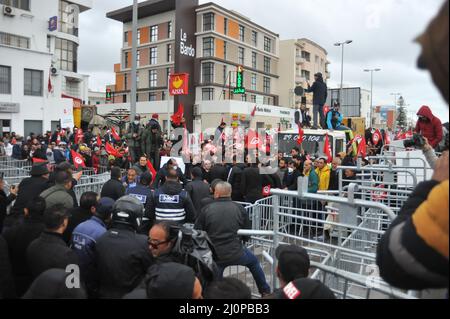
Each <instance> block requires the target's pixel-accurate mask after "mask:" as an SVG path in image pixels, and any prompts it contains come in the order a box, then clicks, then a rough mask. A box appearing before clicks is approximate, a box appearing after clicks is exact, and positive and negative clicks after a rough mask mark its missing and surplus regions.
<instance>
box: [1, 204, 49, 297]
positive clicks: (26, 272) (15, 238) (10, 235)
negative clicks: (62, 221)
mask: <svg viewBox="0 0 450 319" xmlns="http://www.w3.org/2000/svg"><path fill="white" fill-rule="evenodd" d="M24 211H25V212H24V213H25V214H24V215H25V218H24V221H23V223H21V224H18V225H16V226H14V227H12V228H9V229H7V230H5V231H4V232H3V237H4V238H5V240H6V241H7V243H8V247H9V258H10V259H11V266H12V272H13V277H14V283H15V286H16V292H17V296H19V297H20V296H22V295H23V294H24V293H25V292H26V291H27V289H28V287H29V286H30V285H31V283H32V281H33V276H32V274H31V270H30V267H29V266H28V262H27V248H28V246H29V245H30V243H31V242H32V241H33V240H35V239H36V238H38V237H39V236H40V235H41V233H42V232H43V231H44V229H45V225H44V221H43V216H44V211H45V199H43V198H42V197H37V198H35V199H33V200H30V201H29V202H28V205H27V207H25V209H24Z"/></svg>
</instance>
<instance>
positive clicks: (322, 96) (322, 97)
mask: <svg viewBox="0 0 450 319" xmlns="http://www.w3.org/2000/svg"><path fill="white" fill-rule="evenodd" d="M314 80H315V82H314V83H313V85H312V86H310V85H309V82H308V89H307V90H305V91H306V92H307V93H313V116H314V126H313V128H315V129H317V127H318V126H317V120H318V119H319V118H320V126H321V127H322V128H323V129H326V124H325V115H324V114H323V106H324V105H325V103H326V101H327V97H328V88H327V85H326V83H325V82H324V80H323V75H322V73H320V72H319V73H316V74H314Z"/></svg>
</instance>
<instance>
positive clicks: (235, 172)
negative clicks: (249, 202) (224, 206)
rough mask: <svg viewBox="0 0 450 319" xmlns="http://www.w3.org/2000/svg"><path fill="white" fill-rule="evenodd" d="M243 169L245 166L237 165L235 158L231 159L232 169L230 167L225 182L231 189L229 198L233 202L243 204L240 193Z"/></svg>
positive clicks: (242, 197)
mask: <svg viewBox="0 0 450 319" xmlns="http://www.w3.org/2000/svg"><path fill="white" fill-rule="evenodd" d="M244 169H245V164H243V163H237V160H236V157H233V167H231V170H230V174H229V175H228V179H227V182H228V183H230V184H231V187H232V188H233V190H232V192H231V198H232V199H233V200H234V201H235V202H243V201H244V196H243V195H242V191H241V181H242V173H243V171H244Z"/></svg>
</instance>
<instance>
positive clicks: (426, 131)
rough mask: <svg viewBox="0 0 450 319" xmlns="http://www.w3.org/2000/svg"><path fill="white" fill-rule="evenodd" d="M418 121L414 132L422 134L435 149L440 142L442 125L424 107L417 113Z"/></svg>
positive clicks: (428, 109)
mask: <svg viewBox="0 0 450 319" xmlns="http://www.w3.org/2000/svg"><path fill="white" fill-rule="evenodd" d="M417 116H418V117H419V120H418V121H417V125H416V129H415V132H416V133H419V134H422V136H424V137H426V138H427V139H428V143H430V145H431V146H432V147H433V148H436V147H437V146H438V145H439V143H440V142H441V141H442V137H443V132H442V123H441V121H440V120H439V119H438V118H437V117H436V116H434V115H433V113H432V112H431V110H430V108H429V107H428V106H426V105H424V106H422V107H421V108H420V110H419V112H418V113H417Z"/></svg>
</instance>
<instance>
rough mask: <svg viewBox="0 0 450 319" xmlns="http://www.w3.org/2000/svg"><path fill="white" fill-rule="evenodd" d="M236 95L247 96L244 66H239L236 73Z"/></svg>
mask: <svg viewBox="0 0 450 319" xmlns="http://www.w3.org/2000/svg"><path fill="white" fill-rule="evenodd" d="M233 93H234V94H245V88H244V69H243V68H242V66H238V70H237V73H236V88H235V89H234V90H233Z"/></svg>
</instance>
